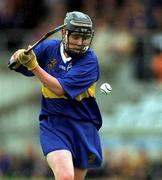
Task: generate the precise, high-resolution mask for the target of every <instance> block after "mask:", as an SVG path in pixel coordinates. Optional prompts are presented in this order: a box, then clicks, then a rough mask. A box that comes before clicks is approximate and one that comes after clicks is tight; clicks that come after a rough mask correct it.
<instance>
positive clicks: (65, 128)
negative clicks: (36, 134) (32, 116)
mask: <svg viewBox="0 0 162 180" xmlns="http://www.w3.org/2000/svg"><path fill="white" fill-rule="evenodd" d="M40 142H41V146H42V149H43V153H44V155H45V156H46V155H47V154H48V153H49V152H51V151H55V150H61V149H67V150H69V151H70V152H71V153H72V156H73V163H74V166H75V167H78V168H83V169H87V168H94V167H99V166H101V163H102V151H101V144H100V137H99V133H98V130H97V128H96V127H95V126H94V125H93V124H92V123H90V122H85V121H84V122H83V121H77V120H72V119H69V118H66V117H55V116H52V117H44V118H43V119H42V118H41V120H40Z"/></svg>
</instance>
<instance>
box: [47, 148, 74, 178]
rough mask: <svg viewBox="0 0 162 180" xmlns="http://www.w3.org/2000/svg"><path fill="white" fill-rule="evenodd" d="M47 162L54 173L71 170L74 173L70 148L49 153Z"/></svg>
mask: <svg viewBox="0 0 162 180" xmlns="http://www.w3.org/2000/svg"><path fill="white" fill-rule="evenodd" d="M47 162H48V164H49V166H50V167H51V169H52V171H53V172H54V174H60V173H62V172H69V173H70V174H74V167H73V161H72V154H71V152H70V151H68V150H57V151H52V152H50V153H48V154H47Z"/></svg>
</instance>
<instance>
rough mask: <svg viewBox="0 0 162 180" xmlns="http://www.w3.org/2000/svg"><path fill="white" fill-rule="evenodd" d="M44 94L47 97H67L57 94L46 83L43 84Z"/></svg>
mask: <svg viewBox="0 0 162 180" xmlns="http://www.w3.org/2000/svg"><path fill="white" fill-rule="evenodd" d="M42 94H43V96H44V97H45V98H64V99H67V97H66V96H57V95H56V94H55V93H53V92H52V91H50V90H49V89H48V88H46V87H45V86H44V85H42Z"/></svg>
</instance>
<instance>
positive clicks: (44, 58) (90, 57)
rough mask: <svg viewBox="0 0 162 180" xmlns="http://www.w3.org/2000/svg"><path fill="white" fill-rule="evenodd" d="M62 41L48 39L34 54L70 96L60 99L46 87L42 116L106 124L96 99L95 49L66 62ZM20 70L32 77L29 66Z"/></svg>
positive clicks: (66, 95) (97, 124)
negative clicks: (63, 57) (62, 52)
mask: <svg viewBox="0 0 162 180" xmlns="http://www.w3.org/2000/svg"><path fill="white" fill-rule="evenodd" d="M61 43H62V42H61V41H60V40H46V41H44V42H42V43H41V44H40V45H38V46H37V47H36V48H35V49H34V52H35V54H36V57H37V60H38V62H39V65H40V66H41V67H42V68H43V69H44V70H45V71H46V72H48V73H49V74H50V75H52V76H54V77H55V78H57V79H58V81H59V82H60V84H61V85H62V87H63V89H64V91H65V92H66V94H65V95H64V96H57V95H56V94H55V93H54V92H52V91H51V90H50V89H48V88H47V87H46V86H45V85H43V84H42V88H41V91H42V100H41V111H40V117H41V116H44V115H50V116H60V117H61V116H64V117H69V118H73V119H76V120H78V121H79V120H80V121H90V122H93V123H94V124H95V125H96V127H97V128H100V127H101V125H102V119H101V114H100V111H99V108H98V105H97V103H96V99H95V90H96V83H97V81H98V79H99V65H98V59H97V57H96V55H95V53H94V52H93V50H92V49H89V50H88V51H87V52H86V53H85V54H84V55H83V56H82V57H79V58H77V59H75V58H72V59H71V60H69V61H66V62H64V61H63V59H62V56H61V51H60V46H61ZM17 71H19V72H21V73H23V74H24V75H26V76H32V73H31V72H29V71H28V70H27V69H26V68H25V67H22V66H21V67H20V68H19V69H18V70H17Z"/></svg>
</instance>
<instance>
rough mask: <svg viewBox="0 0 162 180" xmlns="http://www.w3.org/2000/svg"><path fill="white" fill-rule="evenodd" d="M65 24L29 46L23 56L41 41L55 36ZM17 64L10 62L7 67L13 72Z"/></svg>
mask: <svg viewBox="0 0 162 180" xmlns="http://www.w3.org/2000/svg"><path fill="white" fill-rule="evenodd" d="M65 26H66V24H63V25H60V26H58V27H56V28H55V29H54V30H52V31H49V32H47V33H46V34H45V35H44V36H43V37H42V38H41V39H40V40H38V41H37V42H36V43H34V44H33V45H32V46H30V47H29V48H28V49H27V50H25V52H24V54H26V55H27V54H28V53H29V52H30V51H31V50H33V49H34V48H35V47H36V46H37V45H38V44H40V43H41V42H42V41H44V40H45V39H47V38H48V37H50V36H51V35H52V34H55V33H56V32H58V31H60V30H61V29H62V28H63V27H65ZM16 64H17V62H15V61H14V60H13V61H12V60H10V61H9V63H8V67H9V68H10V69H11V70H13V69H15V66H16Z"/></svg>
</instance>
